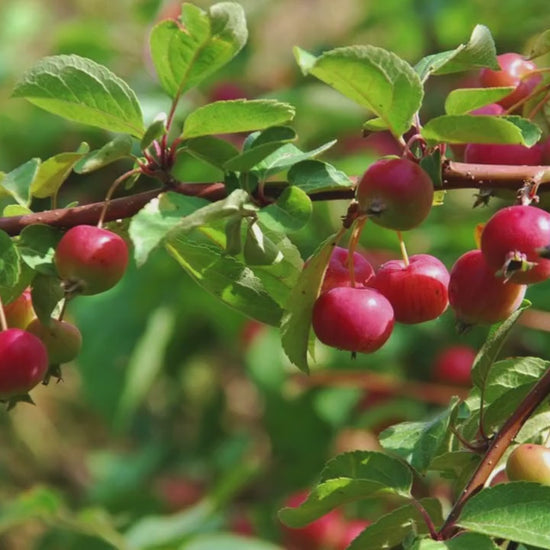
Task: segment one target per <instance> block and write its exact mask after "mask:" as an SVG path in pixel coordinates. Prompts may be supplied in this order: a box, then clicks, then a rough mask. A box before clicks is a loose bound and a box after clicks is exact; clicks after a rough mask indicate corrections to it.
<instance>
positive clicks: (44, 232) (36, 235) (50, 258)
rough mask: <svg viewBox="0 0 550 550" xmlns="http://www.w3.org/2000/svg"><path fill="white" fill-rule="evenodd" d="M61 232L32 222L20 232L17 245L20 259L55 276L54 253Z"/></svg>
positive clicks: (41, 271) (40, 271) (46, 273)
mask: <svg viewBox="0 0 550 550" xmlns="http://www.w3.org/2000/svg"><path fill="white" fill-rule="evenodd" d="M62 235H63V232H62V231H60V230H59V229H56V228H55V227H51V226H49V225H44V224H32V225H29V226H27V227H25V228H24V229H23V230H22V231H21V234H20V237H19V242H18V247H19V252H20V254H21V259H22V260H23V261H24V262H25V263H26V264H27V265H28V266H29V267H30V268H32V269H34V270H35V271H38V272H39V273H42V274H44V275H51V276H56V275H57V270H56V268H55V265H54V254H55V249H56V247H57V244H58V243H59V240H60V239H61V236H62Z"/></svg>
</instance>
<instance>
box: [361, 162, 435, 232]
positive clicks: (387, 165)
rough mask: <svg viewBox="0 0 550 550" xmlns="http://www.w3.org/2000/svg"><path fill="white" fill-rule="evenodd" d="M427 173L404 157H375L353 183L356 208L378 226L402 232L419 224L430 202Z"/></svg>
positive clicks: (430, 188) (427, 211)
mask: <svg viewBox="0 0 550 550" xmlns="http://www.w3.org/2000/svg"><path fill="white" fill-rule="evenodd" d="M433 192H434V189H433V184H432V180H431V179H430V176H428V174H427V173H426V172H425V171H424V170H423V169H422V168H421V167H420V166H419V165H418V164H416V163H415V162H413V161H411V160H408V159H406V158H389V159H379V160H377V161H376V162H374V163H373V164H372V165H371V166H370V167H369V168H368V170H367V171H366V172H365V174H364V175H363V177H362V178H361V180H360V181H359V184H358V186H357V201H358V202H359V210H360V211H361V212H363V213H365V214H367V215H368V216H370V217H371V219H372V221H373V222H374V223H376V224H378V225H381V226H382V227H387V228H388V229H395V230H397V231H404V230H407V229H412V228H414V227H417V226H418V225H420V224H421V223H422V222H423V221H424V220H425V219H426V217H427V216H428V214H429V213H430V210H431V207H432V202H433Z"/></svg>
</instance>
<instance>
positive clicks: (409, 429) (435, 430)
mask: <svg viewBox="0 0 550 550" xmlns="http://www.w3.org/2000/svg"><path fill="white" fill-rule="evenodd" d="M456 404H457V401H456V400H454V401H453V402H451V404H450V405H449V407H448V408H447V409H445V410H444V411H442V412H441V413H439V414H438V415H437V416H435V417H434V418H433V419H432V420H428V421H426V422H402V423H401V424H396V425H394V426H391V427H390V428H388V429H387V430H384V431H383V432H382V433H381V434H380V444H381V445H382V447H383V448H384V449H386V450H387V451H389V452H392V453H395V454H397V455H398V456H400V457H402V458H403V459H405V460H406V461H407V462H408V463H409V464H410V465H411V466H412V467H413V468H415V469H416V470H418V471H419V472H421V473H422V472H425V471H426V470H427V469H428V467H429V466H430V463H431V462H432V460H433V459H434V457H436V456H437V455H439V454H441V452H442V451H443V446H444V443H445V441H446V440H447V438H448V427H449V422H450V419H451V416H452V415H453V412H454V410H455V408H456Z"/></svg>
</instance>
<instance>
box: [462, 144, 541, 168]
mask: <svg viewBox="0 0 550 550" xmlns="http://www.w3.org/2000/svg"><path fill="white" fill-rule="evenodd" d="M542 158H543V148H542V146H541V145H540V144H539V143H536V144H535V145H533V146H532V147H526V146H525V145H510V144H502V143H468V145H466V148H465V149H464V161H465V162H468V163H471V164H505V165H526V166H538V165H539V164H542Z"/></svg>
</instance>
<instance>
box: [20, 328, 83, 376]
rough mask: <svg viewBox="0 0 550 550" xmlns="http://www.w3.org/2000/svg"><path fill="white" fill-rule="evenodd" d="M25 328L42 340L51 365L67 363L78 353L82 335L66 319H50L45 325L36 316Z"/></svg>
mask: <svg viewBox="0 0 550 550" xmlns="http://www.w3.org/2000/svg"><path fill="white" fill-rule="evenodd" d="M27 330H28V331H29V332H30V333H32V334H34V335H35V336H37V337H38V338H40V340H42V343H43V344H44V345H45V346H46V350H47V351H48V359H49V362H50V364H52V365H60V364H62V363H68V362H69V361H72V360H73V359H75V358H76V357H77V356H78V354H79V353H80V348H81V347H82V335H81V334H80V331H79V330H78V328H77V327H75V326H74V325H73V324H71V323H68V322H67V321H59V320H57V319H50V322H49V324H48V325H45V324H44V323H42V321H40V319H38V318H37V319H34V320H33V321H31V322H30V323H29V325H28V327H27Z"/></svg>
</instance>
